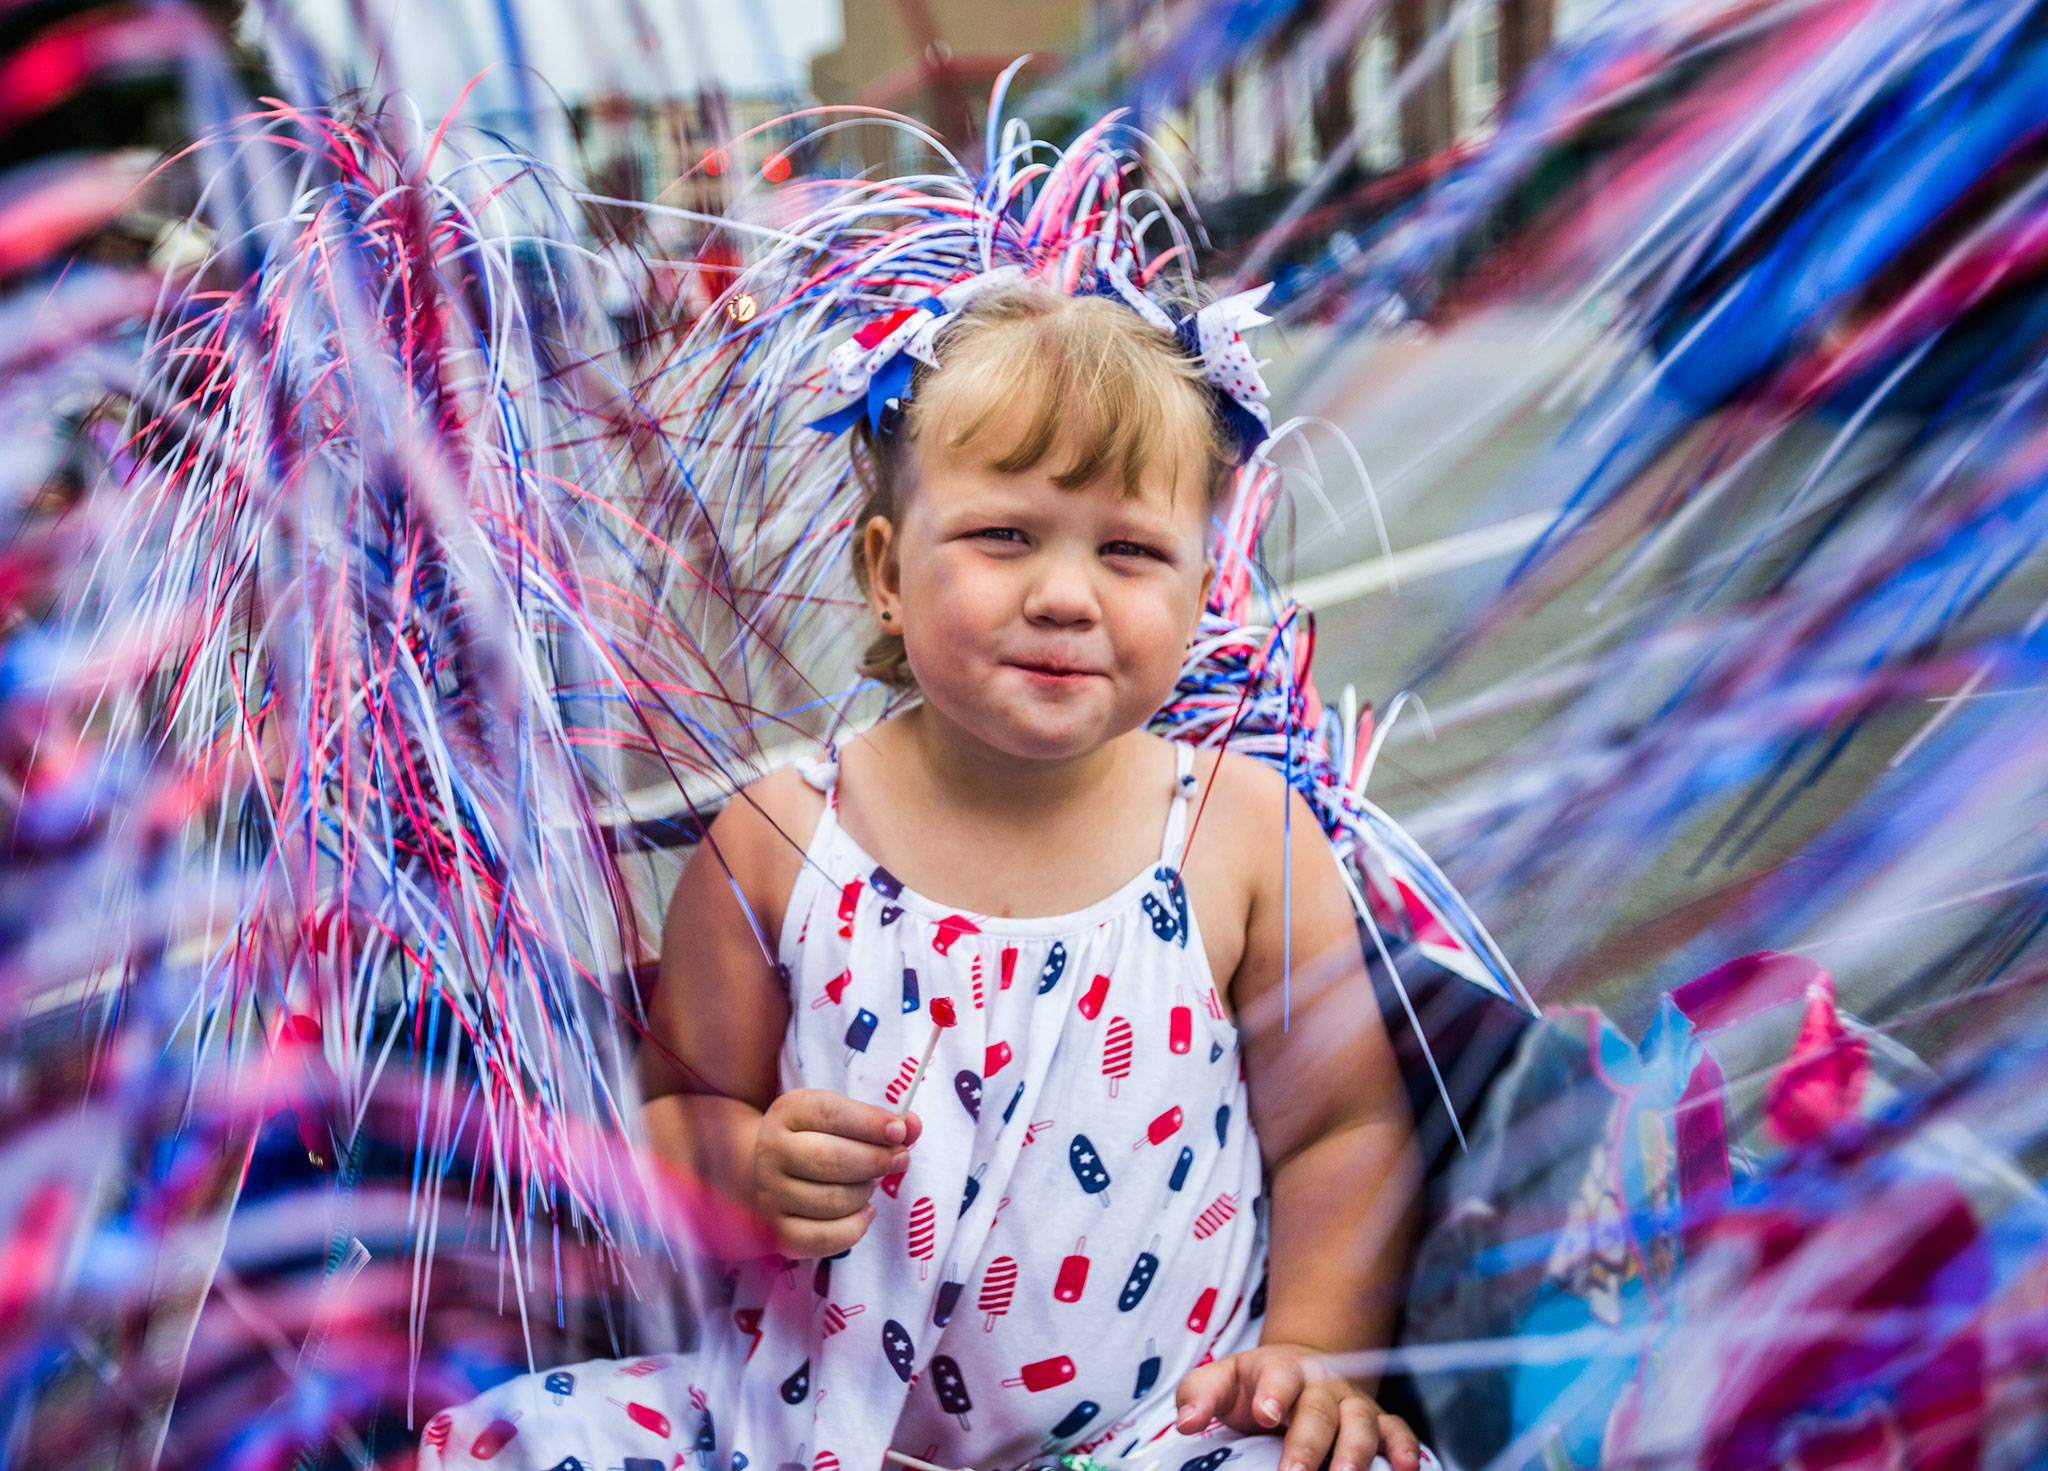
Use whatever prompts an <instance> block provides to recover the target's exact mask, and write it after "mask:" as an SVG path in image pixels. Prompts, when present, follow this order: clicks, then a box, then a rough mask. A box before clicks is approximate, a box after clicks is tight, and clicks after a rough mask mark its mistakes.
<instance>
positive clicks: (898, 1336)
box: [882, 1318, 917, 1384]
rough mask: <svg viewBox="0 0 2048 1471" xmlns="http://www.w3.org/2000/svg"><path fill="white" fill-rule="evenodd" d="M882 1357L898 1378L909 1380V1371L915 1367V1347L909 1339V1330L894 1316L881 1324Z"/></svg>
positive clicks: (905, 1381)
mask: <svg viewBox="0 0 2048 1471" xmlns="http://www.w3.org/2000/svg"><path fill="white" fill-rule="evenodd" d="M882 1357H883V1358H885V1359H887V1360H888V1361H889V1367H890V1368H892V1369H894V1370H895V1371H896V1377H897V1378H898V1379H901V1380H902V1381H903V1382H904V1383H905V1384H908V1383H909V1382H910V1375H911V1371H912V1370H914V1369H915V1368H916V1367H917V1349H916V1346H915V1345H913V1344H912V1343H911V1341H910V1330H909V1329H908V1328H905V1327H904V1326H903V1325H902V1324H901V1323H899V1322H897V1321H896V1320H895V1319H894V1318H891V1319H889V1321H888V1322H886V1323H884V1324H883V1325H882Z"/></svg>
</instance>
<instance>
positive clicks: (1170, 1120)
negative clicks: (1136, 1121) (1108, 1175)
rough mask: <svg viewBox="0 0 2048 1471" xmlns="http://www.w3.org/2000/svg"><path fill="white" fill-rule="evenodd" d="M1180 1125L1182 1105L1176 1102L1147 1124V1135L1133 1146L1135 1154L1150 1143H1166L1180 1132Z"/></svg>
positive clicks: (1132, 1149) (1132, 1150)
mask: <svg viewBox="0 0 2048 1471" xmlns="http://www.w3.org/2000/svg"><path fill="white" fill-rule="evenodd" d="M1180 1126H1181V1113H1180V1105H1179V1104H1178V1103H1176V1104H1175V1105H1174V1106H1173V1107H1172V1108H1169V1109H1168V1110H1167V1111H1166V1112H1165V1113H1163V1114H1161V1115H1160V1116H1159V1117H1158V1118H1156V1119H1154V1120H1152V1122H1151V1123H1149V1124H1147V1125H1145V1137H1144V1138H1143V1139H1140V1140H1139V1141H1138V1142H1137V1143H1136V1144H1133V1145H1132V1146H1131V1152H1132V1153H1134V1154H1135V1153H1136V1152H1137V1151H1139V1150H1140V1149H1143V1148H1144V1147H1145V1146H1146V1145H1148V1144H1164V1143H1165V1142H1166V1141H1167V1140H1169V1139H1171V1138H1172V1137H1173V1136H1174V1135H1176V1134H1178V1133H1179V1132H1180Z"/></svg>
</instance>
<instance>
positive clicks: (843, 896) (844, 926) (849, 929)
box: [839, 879, 860, 940]
mask: <svg viewBox="0 0 2048 1471" xmlns="http://www.w3.org/2000/svg"><path fill="white" fill-rule="evenodd" d="M859 908H860V880H859V879H855V880H854V881H853V882H852V883H850V884H848V885H847V886H846V887H845V888H843V889H841V890H840V891H839V938H840V939H842V940H850V939H852V938H853V916H854V913H855V912H856V911H857V910H858V909H859Z"/></svg>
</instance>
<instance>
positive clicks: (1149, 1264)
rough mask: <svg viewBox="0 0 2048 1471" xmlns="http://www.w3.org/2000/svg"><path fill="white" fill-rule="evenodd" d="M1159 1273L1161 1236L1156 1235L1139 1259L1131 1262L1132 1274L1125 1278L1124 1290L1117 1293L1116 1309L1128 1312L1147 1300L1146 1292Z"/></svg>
mask: <svg viewBox="0 0 2048 1471" xmlns="http://www.w3.org/2000/svg"><path fill="white" fill-rule="evenodd" d="M1158 1275H1159V1238H1158V1237H1157V1236H1154V1237H1153V1238H1152V1244H1151V1245H1150V1246H1149V1247H1147V1248H1146V1249H1145V1250H1143V1251H1141V1252H1139V1253H1138V1259H1137V1260H1136V1261H1134V1262H1132V1263H1131V1275H1130V1276H1128V1277H1126V1278H1124V1290H1123V1291H1122V1292H1120V1293H1118V1294H1117V1298H1116V1310H1117V1311H1118V1312H1120V1313H1128V1312H1129V1311H1130V1310H1131V1309H1132V1308H1134V1307H1136V1306H1137V1305H1138V1304H1139V1303H1141V1302H1143V1301H1144V1300H1145V1294H1146V1292H1147V1291H1148V1290H1150V1288H1151V1286H1152V1279H1153V1278H1154V1277H1156V1276H1158Z"/></svg>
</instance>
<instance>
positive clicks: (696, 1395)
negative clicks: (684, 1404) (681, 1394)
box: [690, 1384, 711, 1410]
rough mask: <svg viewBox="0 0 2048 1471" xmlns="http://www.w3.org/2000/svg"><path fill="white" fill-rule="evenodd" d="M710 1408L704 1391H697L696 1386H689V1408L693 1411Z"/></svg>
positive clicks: (709, 1401) (709, 1402)
mask: <svg viewBox="0 0 2048 1471" xmlns="http://www.w3.org/2000/svg"><path fill="white" fill-rule="evenodd" d="M710 1407H711V1400H710V1399H709V1397H707V1396H706V1395H705V1393H704V1391H703V1390H701V1389H699V1388H698V1387H697V1386H696V1385H694V1384H693V1385H691V1386H690V1408H691V1409H693V1410H705V1409H709V1408H710Z"/></svg>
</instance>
